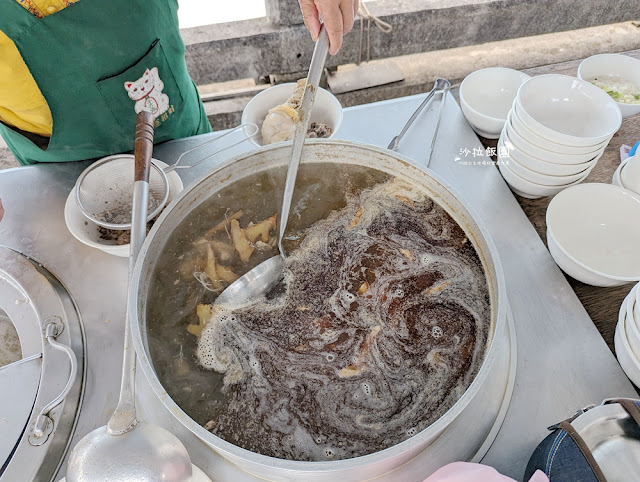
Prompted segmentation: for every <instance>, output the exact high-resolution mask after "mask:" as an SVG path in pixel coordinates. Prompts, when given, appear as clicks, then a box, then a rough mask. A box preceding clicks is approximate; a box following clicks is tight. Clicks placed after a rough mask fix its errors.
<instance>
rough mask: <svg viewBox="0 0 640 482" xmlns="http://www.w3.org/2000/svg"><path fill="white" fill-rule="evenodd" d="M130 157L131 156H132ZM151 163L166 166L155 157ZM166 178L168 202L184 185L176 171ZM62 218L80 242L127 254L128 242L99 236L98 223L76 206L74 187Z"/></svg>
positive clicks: (110, 251)
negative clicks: (118, 241) (109, 239)
mask: <svg viewBox="0 0 640 482" xmlns="http://www.w3.org/2000/svg"><path fill="white" fill-rule="evenodd" d="M131 157H132V158H133V156H131ZM153 163H154V164H156V165H157V166H159V167H162V168H165V167H167V164H165V163H164V162H162V161H158V160H157V159H153ZM167 180H168V181H169V199H168V200H167V203H169V202H171V200H172V199H173V198H175V197H176V196H177V195H178V193H180V191H182V189H183V188H184V186H183V184H182V179H180V176H179V175H178V173H177V172H176V171H171V172H170V173H168V174H167ZM64 220H65V222H66V223H67V228H68V229H69V232H70V233H71V234H72V235H73V237H74V238H76V239H77V240H78V241H80V242H81V243H84V244H86V245H87V246H91V247H92V248H97V249H99V250H101V251H104V252H105V253H108V254H112V255H114V256H120V257H123V258H126V257H128V256H129V247H130V245H129V244H121V245H118V244H116V243H115V241H107V240H105V239H102V238H100V233H99V232H98V225H97V224H95V223H93V222H91V221H89V220H88V219H87V218H86V217H85V215H84V214H82V211H81V210H80V208H79V207H78V203H77V202H76V197H75V188H74V189H72V190H71V192H70V193H69V197H67V202H66V203H65V205H64Z"/></svg>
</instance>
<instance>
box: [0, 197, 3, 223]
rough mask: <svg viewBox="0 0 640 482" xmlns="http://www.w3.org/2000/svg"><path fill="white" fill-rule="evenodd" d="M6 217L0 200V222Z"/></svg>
mask: <svg viewBox="0 0 640 482" xmlns="http://www.w3.org/2000/svg"><path fill="white" fill-rule="evenodd" d="M3 217H4V208H3V207H2V199H0V221H2V218H3Z"/></svg>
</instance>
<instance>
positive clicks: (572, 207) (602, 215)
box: [546, 183, 640, 286]
mask: <svg viewBox="0 0 640 482" xmlns="http://www.w3.org/2000/svg"><path fill="white" fill-rule="evenodd" d="M546 219H547V242H548V246H549V251H550V252H551V255H552V256H553V259H554V260H555V261H556V263H557V264H558V266H560V268H562V270H563V271H564V272H565V273H567V274H568V275H570V276H571V277H573V278H575V279H577V280H579V281H582V282H583V283H586V284H589V285H593V286H617V285H622V284H625V283H629V282H633V281H638V280H640V249H638V247H639V246H640V196H639V195H637V194H634V193H632V192H631V191H628V190H626V189H623V188H620V187H618V186H613V185H611V184H599V183H588V184H582V185H581V186H572V187H571V188H569V189H565V190H564V191H562V192H561V193H559V194H558V195H557V196H556V197H555V198H553V199H552V200H551V203H550V204H549V207H548V208H547V216H546Z"/></svg>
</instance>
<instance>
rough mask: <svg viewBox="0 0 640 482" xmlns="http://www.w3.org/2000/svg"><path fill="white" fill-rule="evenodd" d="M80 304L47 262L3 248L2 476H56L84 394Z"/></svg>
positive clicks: (0, 269) (0, 327) (0, 297)
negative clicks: (77, 305) (76, 306)
mask: <svg viewBox="0 0 640 482" xmlns="http://www.w3.org/2000/svg"><path fill="white" fill-rule="evenodd" d="M84 358H85V357H84V342H83V334H82V328H81V324H80V319H79V316H78V313H77V311H76V309H75V304H74V302H73V300H72V299H71V297H70V296H69V294H68V293H67V292H66V290H65V289H64V287H63V286H62V285H61V283H60V282H59V281H58V280H57V279H56V278H55V277H54V276H53V275H52V274H51V273H49V272H48V271H47V270H46V269H45V268H44V267H42V266H41V265H39V264H38V263H36V262H35V261H33V260H31V259H29V258H28V257H26V256H24V255H22V254H20V253H18V252H16V251H13V250H11V249H8V248H5V247H0V392H2V394H3V395H2V397H1V399H0V480H1V481H5V480H34V479H37V480H52V479H53V478H54V477H55V474H56V473H57V471H58V468H59V465H60V463H61V462H62V459H63V457H64V455H65V453H66V451H67V448H68V444H69V441H70V439H71V435H72V433H73V429H74V426H75V421H76V418H77V414H78V412H79V407H80V402H81V398H82V388H83V387H82V385H83V383H82V382H83V379H84Z"/></svg>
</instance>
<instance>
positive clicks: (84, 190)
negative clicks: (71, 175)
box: [76, 154, 169, 229]
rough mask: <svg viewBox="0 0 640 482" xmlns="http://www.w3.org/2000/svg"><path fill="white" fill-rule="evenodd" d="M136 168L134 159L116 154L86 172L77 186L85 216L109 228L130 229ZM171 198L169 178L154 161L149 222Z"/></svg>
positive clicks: (98, 162)
mask: <svg viewBox="0 0 640 482" xmlns="http://www.w3.org/2000/svg"><path fill="white" fill-rule="evenodd" d="M133 167H134V160H133V156H131V155H129V154H117V155H115V156H109V157H105V158H104V159H101V160H99V161H97V162H95V163H94V164H92V165H91V166H89V167H88V168H87V169H85V171H84V172H83V173H82V174H81V175H80V177H79V178H78V182H77V184H76V200H77V202H78V207H79V208H80V210H81V211H82V213H83V214H84V215H85V216H86V217H87V218H89V219H90V220H91V221H93V222H94V223H96V224H98V225H99V226H103V227H105V228H108V229H131V208H132V206H133V185H134V169H133ZM168 197H169V183H168V181H167V175H166V174H165V173H164V171H163V170H162V169H161V168H160V167H159V166H156V165H155V164H154V163H153V162H152V163H151V170H150V172H149V201H148V203H147V213H148V214H147V221H151V220H152V219H153V218H155V217H156V216H157V215H158V214H159V213H160V211H161V210H162V208H163V207H164V205H165V204H166V202H167V198H168Z"/></svg>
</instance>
